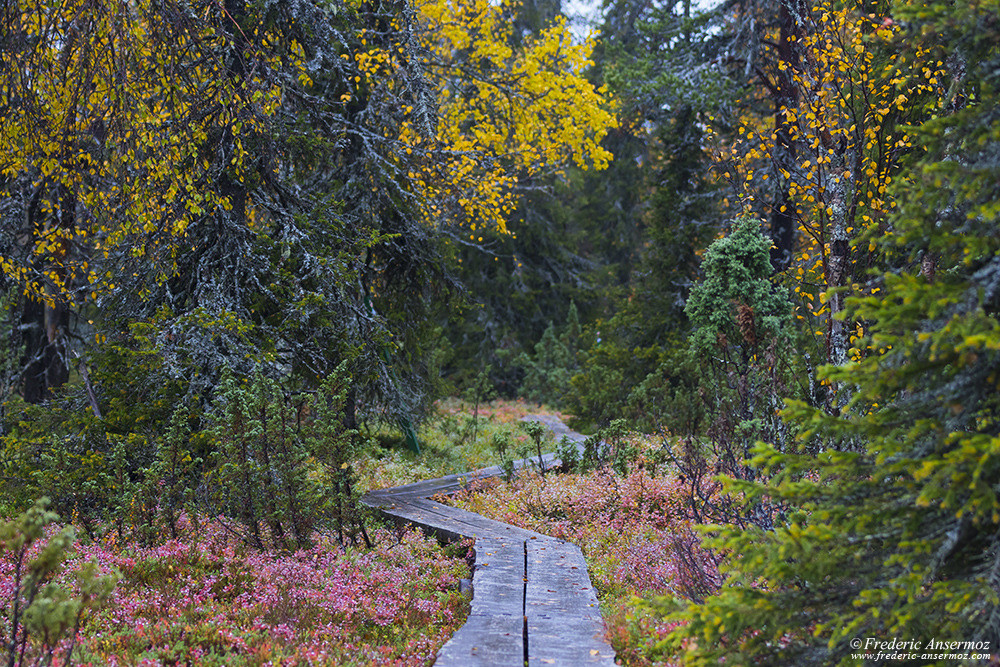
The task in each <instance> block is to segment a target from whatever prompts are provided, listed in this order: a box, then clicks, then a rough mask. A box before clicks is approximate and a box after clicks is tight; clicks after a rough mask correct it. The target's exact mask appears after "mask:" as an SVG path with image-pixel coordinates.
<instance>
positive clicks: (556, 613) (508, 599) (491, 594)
mask: <svg viewBox="0 0 1000 667" xmlns="http://www.w3.org/2000/svg"><path fill="white" fill-rule="evenodd" d="M523 421H538V422H541V423H542V424H544V425H545V426H546V427H548V428H549V429H550V430H551V431H552V432H553V433H554V434H555V437H556V440H559V439H560V438H562V437H563V436H565V437H566V438H567V439H569V440H570V441H571V442H574V443H576V445H577V447H580V448H582V446H583V445H582V443H583V441H584V439H585V436H583V435H580V434H579V433H576V432H575V431H571V430H570V429H569V428H568V427H567V426H566V425H565V424H563V422H562V421H561V420H560V419H559V418H557V417H552V416H549V415H528V416H526V417H524V418H523ZM542 461H543V465H544V466H545V467H546V468H550V467H553V466H556V465H558V464H559V460H558V459H557V458H556V456H555V454H551V453H550V454H545V455H544V456H543V457H542ZM537 463H538V460H537V458H533V459H522V460H520V461H515V462H514V465H515V468H517V469H521V468H525V467H529V466H531V465H537ZM501 474H503V471H502V470H501V468H500V466H492V467H489V468H483V469H481V470H474V471H472V472H467V473H460V474H456V475H446V476H444V477H438V478H436V479H430V480H426V481H423V482H417V483H415V484H407V485H405V486H397V487H394V488H391V489H379V490H377V491H371V492H369V493H367V494H365V496H364V497H363V498H362V499H361V502H363V503H364V504H366V505H368V506H369V507H372V508H374V509H377V510H379V511H380V512H382V513H383V514H385V515H387V516H389V517H392V518H393V519H394V520H395V521H397V522H399V523H409V524H413V525H415V526H418V527H420V528H421V529H422V530H424V531H425V532H428V533H431V534H434V535H436V536H437V537H438V538H439V539H442V540H458V539H463V538H467V537H471V538H473V539H474V540H475V545H474V547H473V548H474V551H475V559H476V564H475V568H474V570H473V578H472V591H473V595H472V610H471V611H470V613H469V618H468V620H467V621H466V622H465V625H463V626H462V627H461V628H459V630H458V632H456V633H455V635H454V636H453V637H452V638H451V639H450V640H449V641H448V643H447V644H445V645H444V647H443V648H442V649H441V650H440V651H439V652H438V656H437V660H436V661H435V663H434V664H435V665H436V666H437V667H477V666H482V667H507V666H510V667H514V666H516V667H523V666H524V665H529V666H532V665H562V666H564V667H573V666H575V665H608V666H610V665H614V664H615V661H614V655H615V653H614V650H613V649H612V648H611V646H609V645H608V644H607V642H605V641H604V620H603V619H602V618H601V612H600V607H599V606H598V603H597V596H596V594H595V593H594V588H593V586H592V585H591V583H590V575H589V574H587V565H586V563H584V560H583V552H581V551H580V548H579V547H578V546H576V545H575V544H571V543H569V542H566V541H564V540H558V539H556V538H554V537H550V536H548V535H543V534H541V533H536V532H534V531H530V530H525V529H523V528H518V527H516V526H512V525H510V524H506V523H502V522H500V521H494V520H493V519H488V518H486V517H484V516H481V515H479V514H475V513H473V512H468V511H466V510H462V509H458V508H456V507H449V506H448V505H443V504H441V503H438V502H435V501H433V500H430V497H431V496H435V495H438V494H446V495H448V494H452V493H455V492H457V491H460V490H462V489H464V488H466V487H467V486H468V483H469V482H470V481H471V480H473V479H477V478H483V477H497V476H499V475H501Z"/></svg>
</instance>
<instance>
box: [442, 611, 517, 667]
mask: <svg viewBox="0 0 1000 667" xmlns="http://www.w3.org/2000/svg"><path fill="white" fill-rule="evenodd" d="M434 664H435V666H436V667H524V618H523V617H522V616H493V615H491V616H481V615H470V616H469V620H468V621H466V622H465V625H463V626H462V627H461V628H460V629H459V630H458V632H456V633H455V635H454V636H453V637H452V638H451V639H450V640H448V643H446V644H445V645H444V646H443V647H441V650H440V651H439V652H438V655H437V660H435V661H434Z"/></svg>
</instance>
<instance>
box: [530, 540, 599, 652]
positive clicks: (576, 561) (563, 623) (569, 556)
mask: <svg viewBox="0 0 1000 667" xmlns="http://www.w3.org/2000/svg"><path fill="white" fill-rule="evenodd" d="M526 560H527V580H528V581H527V584H526V588H525V612H524V613H525V617H526V619H527V631H528V658H529V660H528V664H529V665H533V664H539V665H542V664H556V665H582V664H599V665H613V664H614V650H613V649H612V648H611V646H609V645H608V644H607V642H605V641H604V621H603V620H602V618H601V610H600V607H599V605H598V602H597V595H596V593H595V592H594V588H593V585H592V584H591V582H590V576H589V575H588V574H587V566H586V563H585V562H584V560H583V552H581V551H580V548H579V547H577V546H576V545H574V544H570V543H568V542H563V541H562V540H555V539H550V540H547V541H536V542H528V543H527V546H526Z"/></svg>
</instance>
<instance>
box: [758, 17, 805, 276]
mask: <svg viewBox="0 0 1000 667" xmlns="http://www.w3.org/2000/svg"><path fill="white" fill-rule="evenodd" d="M808 8H809V4H808V0H782V2H781V3H780V9H779V10H778V25H779V35H778V60H779V61H780V62H783V63H785V64H786V65H787V67H786V68H784V69H783V70H779V71H778V75H777V78H776V80H775V86H774V88H772V90H771V97H772V101H773V103H774V131H775V134H777V137H778V140H777V145H776V149H777V150H776V151H775V156H774V160H775V166H777V167H778V168H779V169H782V170H784V171H786V172H788V173H793V172H794V170H795V167H796V158H797V156H796V150H795V138H794V135H793V134H792V125H793V124H792V123H790V122H789V120H788V114H787V113H786V112H785V109H794V108H796V107H797V106H798V103H799V91H798V87H797V85H796V83H795V80H794V78H793V73H794V71H795V70H797V69H798V68H799V64H800V63H799V60H800V58H799V51H798V48H799V47H798V43H799V40H800V39H801V37H802V34H801V33H802V17H803V16H804V15H805V12H806V11H808ZM794 211H795V207H794V205H793V202H792V198H791V195H790V193H789V188H788V184H787V182H786V183H785V184H784V185H783V186H782V188H781V192H780V194H779V196H778V198H777V201H775V202H774V203H773V205H772V209H771V215H770V220H769V221H768V222H769V225H770V228H771V240H772V241H773V242H774V247H773V248H771V266H772V267H773V268H774V270H775V271H776V272H779V271H784V270H785V269H787V268H788V267H789V266H790V265H791V263H792V253H793V252H794V250H795V231H796V230H795V227H796V224H797V223H796V218H795V213H794Z"/></svg>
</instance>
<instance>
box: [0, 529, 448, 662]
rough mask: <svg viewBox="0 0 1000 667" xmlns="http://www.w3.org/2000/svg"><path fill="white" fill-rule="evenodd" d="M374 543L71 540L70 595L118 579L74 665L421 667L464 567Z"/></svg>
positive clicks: (216, 534)
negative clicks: (77, 586)
mask: <svg viewBox="0 0 1000 667" xmlns="http://www.w3.org/2000/svg"><path fill="white" fill-rule="evenodd" d="M371 536H372V539H373V540H374V542H375V547H374V548H373V549H371V550H367V549H363V548H348V549H347V550H342V549H341V548H340V546H339V545H338V544H337V543H336V542H331V541H330V540H329V539H328V538H325V537H323V536H317V538H316V543H315V546H314V547H313V548H311V549H308V550H304V551H298V552H295V553H289V554H281V555H279V554H273V553H259V552H254V551H252V550H247V549H246V548H244V547H243V546H241V545H240V544H239V543H238V542H237V541H236V540H233V539H232V538H231V537H229V536H227V535H226V534H225V532H224V531H223V530H222V528H221V525H220V524H219V523H218V522H203V523H202V525H201V526H200V528H199V529H198V530H193V529H191V528H190V527H188V529H187V530H185V531H184V534H183V536H182V538H181V539H178V540H171V541H168V542H166V543H164V544H162V545H161V546H156V547H150V548H139V547H136V546H135V545H131V544H124V545H123V544H119V543H117V542H116V540H115V539H114V537H113V533H109V534H108V536H107V537H105V538H103V539H100V540H96V541H78V543H77V544H76V547H75V550H76V554H75V555H74V556H73V557H72V558H71V559H70V560H68V561H67V562H66V565H65V567H64V574H63V575H62V577H61V579H62V580H64V581H65V583H66V585H67V586H71V585H72V584H71V583H70V582H71V581H72V573H73V571H74V570H75V569H76V568H77V567H78V566H79V564H81V563H83V562H85V561H89V560H96V561H97V562H98V563H100V565H101V568H102V569H103V570H104V571H106V572H111V571H113V570H117V571H118V572H119V573H120V574H121V581H120V583H119V584H118V586H117V588H116V589H115V592H114V593H113V595H112V598H111V600H110V601H109V602H108V603H107V604H106V605H104V607H103V608H101V609H99V610H98V611H96V612H95V613H93V614H91V615H90V617H89V618H88V619H87V621H86V624H85V625H84V627H83V629H82V631H81V633H80V635H79V637H78V640H77V641H78V644H77V648H76V650H75V652H74V655H73V659H74V663H82V664H85V665H86V664H90V665H95V666H97V665H109V666H113V665H185V664H187V665H221V664H226V665H279V664H280V665H295V664H307V665H428V664H430V663H432V662H433V660H434V657H435V655H436V653H437V650H438V649H439V648H440V647H441V645H443V644H444V642H445V641H447V639H448V638H449V637H450V636H451V635H452V634H453V633H454V631H455V630H457V629H458V627H460V626H461V625H462V623H463V622H464V617H465V615H466V613H467V603H466V601H465V599H464V598H463V597H462V595H461V594H460V593H459V592H458V590H457V584H458V580H459V579H460V578H462V577H466V576H468V568H467V565H466V563H465V561H464V560H463V559H461V558H450V557H448V556H447V555H446V554H445V552H444V551H443V550H442V548H441V547H440V546H439V545H438V544H437V543H436V542H434V541H432V540H429V539H427V538H425V537H423V536H422V535H421V534H420V533H419V532H416V531H407V532H402V533H400V532H396V531H389V530H382V529H378V530H375V531H374V532H372V533H371ZM8 556H9V554H6V553H5V554H3V557H2V558H0V596H4V598H3V599H4V600H7V599H9V596H10V595H11V594H12V590H10V588H11V586H10V582H11V581H12V571H13V563H12V562H11V559H10V558H8ZM57 655H62V652H61V651H60V652H57Z"/></svg>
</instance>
